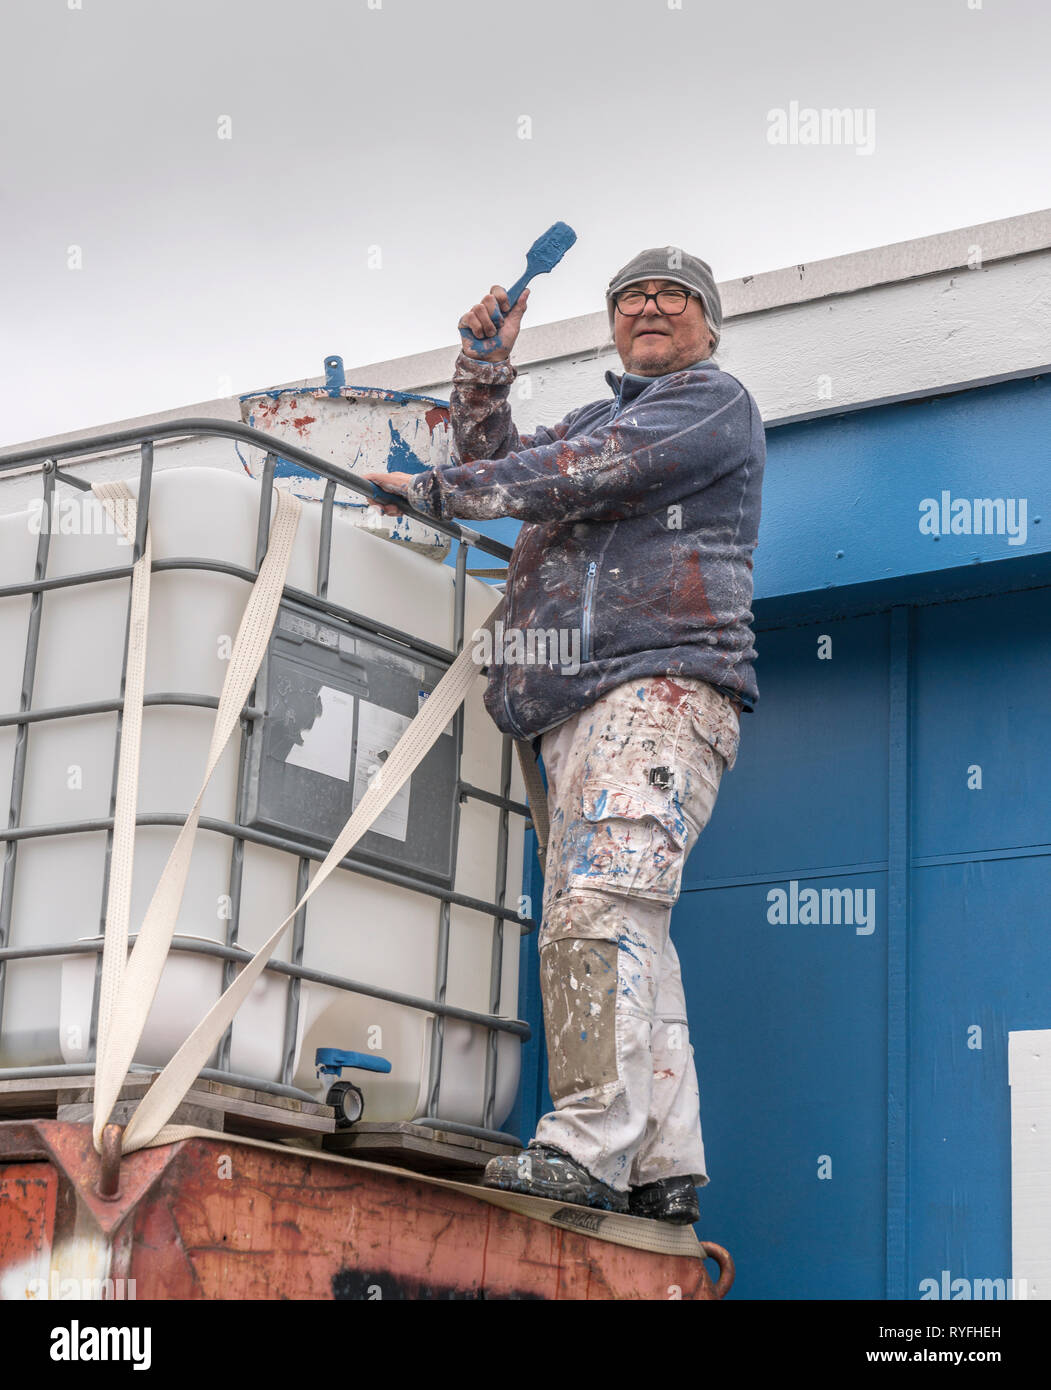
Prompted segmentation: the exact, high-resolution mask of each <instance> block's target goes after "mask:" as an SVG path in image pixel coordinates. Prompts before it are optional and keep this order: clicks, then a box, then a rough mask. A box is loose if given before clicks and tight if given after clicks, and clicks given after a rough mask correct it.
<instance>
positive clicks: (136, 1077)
mask: <svg viewBox="0 0 1051 1390" xmlns="http://www.w3.org/2000/svg"><path fill="white" fill-rule="evenodd" d="M156 1075H157V1073H155V1072H152V1073H146V1072H144V1073H141V1074H133V1075H132V1076H130V1077H129V1078H128V1080H127V1081H126V1082H125V1084H124V1085H123V1086H122V1087H121V1090H120V1094H119V1097H118V1099H117V1103H116V1105H115V1106H114V1109H113V1120H114V1121H115V1122H116V1123H117V1124H126V1123H127V1121H128V1120H129V1119H130V1118H131V1115H132V1112H133V1111H134V1110H135V1107H136V1106H137V1105H138V1103H139V1101H141V1099H142V1097H143V1096H144V1095H145V1094H146V1092H147V1091H148V1090H149V1088H150V1086H151V1085H152V1084H153V1081H154V1079H155V1077H156ZM93 1097H94V1087H93V1085H92V1084H91V1078H90V1077H88V1076H62V1075H55V1076H47V1077H30V1078H24V1079H22V1080H15V1081H4V1080H0V1120H63V1121H65V1122H67V1123H69V1124H86V1123H90V1121H91V1118H92V1101H93ZM171 1123H172V1124H176V1125H193V1126H194V1127H195V1128H197V1129H208V1130H212V1131H213V1132H214V1133H216V1134H224V1133H225V1134H243V1135H247V1136H249V1137H252V1138H256V1139H279V1140H284V1141H285V1142H287V1143H289V1144H295V1145H297V1146H299V1147H302V1148H324V1149H326V1150H329V1151H331V1152H333V1153H340V1154H347V1155H352V1156H353V1157H356V1158H364V1159H368V1160H369V1161H370V1162H373V1163H390V1164H393V1165H396V1166H397V1167H399V1168H408V1169H411V1170H412V1171H414V1172H418V1173H433V1174H435V1175H437V1176H440V1177H448V1178H465V1179H477V1178H478V1177H479V1175H480V1174H481V1172H482V1169H484V1167H485V1165H486V1164H487V1163H488V1162H489V1160H490V1159H491V1158H493V1157H495V1156H496V1155H497V1154H504V1153H513V1152H515V1150H514V1149H512V1148H510V1147H509V1146H507V1145H504V1144H494V1143H490V1142H488V1141H487V1140H484V1139H476V1138H474V1137H472V1136H471V1135H467V1134H454V1133H451V1132H450V1131H448V1130H433V1129H429V1128H426V1127H424V1126H422V1125H415V1124H411V1123H408V1122H401V1123H380V1122H379V1121H372V1122H370V1121H368V1120H360V1121H359V1122H358V1123H357V1124H356V1125H354V1126H353V1127H352V1128H351V1129H337V1128H336V1121H335V1115H334V1112H333V1110H332V1107H331V1106H329V1105H320V1104H313V1103H311V1102H309V1101H301V1100H296V1099H294V1098H293V1097H291V1096H275V1095H271V1094H270V1092H268V1091H254V1090H248V1089H246V1088H245V1087H242V1086H228V1085H226V1084H225V1083H220V1082H218V1081H205V1080H203V1079H201V1078H198V1080H197V1081H196V1082H195V1083H194V1085H193V1086H192V1088H191V1089H190V1090H189V1091H188V1092H187V1093H186V1096H185V1098H184V1099H183V1101H182V1103H181V1104H180V1105H179V1107H178V1109H177V1110H176V1111H175V1113H174V1114H173V1115H172V1117H171Z"/></svg>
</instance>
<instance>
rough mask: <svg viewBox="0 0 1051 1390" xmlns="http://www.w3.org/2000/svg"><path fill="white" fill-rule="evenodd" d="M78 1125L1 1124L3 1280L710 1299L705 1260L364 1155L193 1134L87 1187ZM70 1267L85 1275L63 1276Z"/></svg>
mask: <svg viewBox="0 0 1051 1390" xmlns="http://www.w3.org/2000/svg"><path fill="white" fill-rule="evenodd" d="M98 1177H99V1160H98V1157H97V1155H96V1154H95V1151H94V1149H93V1147H92V1142H91V1131H90V1127H89V1126H87V1125H75V1124H68V1123H65V1122H61V1121H54V1120H32V1121H7V1122H4V1123H0V1294H2V1296H3V1297H4V1298H7V1299H11V1298H26V1297H35V1298H46V1297H52V1298H72V1297H78V1298H84V1297H87V1298H90V1297H99V1296H100V1295H101V1296H105V1297H109V1298H121V1297H124V1298H129V1297H133V1298H135V1299H168V1300H172V1299H217V1300H218V1299H275V1298H289V1299H347V1300H356V1299H361V1300H375V1299H545V1300H553V1299H669V1298H672V1299H677V1298H682V1299H714V1298H717V1297H719V1296H720V1295H721V1293H722V1292H724V1291H725V1290H719V1292H717V1291H716V1288H715V1286H714V1285H713V1284H712V1281H711V1279H710V1278H709V1276H708V1273H707V1270H706V1268H705V1266H704V1264H703V1262H702V1261H701V1260H699V1259H694V1258H690V1257H688V1256H683V1255H675V1256H669V1255H667V1254H654V1253H650V1252H648V1251H645V1250H639V1249H633V1248H629V1247H626V1246H622V1245H615V1244H612V1243H610V1242H608V1241H605V1240H599V1239H595V1238H593V1237H590V1236H589V1235H588V1234H586V1232H583V1231H579V1230H573V1229H563V1228H561V1227H558V1226H554V1225H548V1224H545V1223H544V1222H542V1221H539V1220H535V1219H533V1218H531V1217H529V1216H526V1215H523V1214H521V1213H519V1212H515V1211H510V1210H504V1209H503V1208H501V1207H498V1206H494V1205H492V1204H491V1203H489V1202H486V1201H484V1200H482V1199H480V1198H479V1197H478V1196H476V1195H474V1194H473V1191H472V1189H471V1188H470V1187H466V1186H464V1187H462V1188H461V1186H460V1185H456V1186H453V1185H450V1184H438V1183H434V1182H428V1181H427V1180H425V1179H422V1178H418V1177H416V1176H414V1175H411V1174H408V1173H405V1172H404V1171H403V1170H384V1169H383V1168H382V1167H380V1166H378V1165H373V1164H364V1163H362V1164H353V1163H345V1162H344V1163H336V1162H332V1161H330V1160H328V1159H326V1158H324V1157H323V1156H322V1155H320V1154H310V1153H306V1152H302V1151H291V1150H290V1151H288V1152H283V1151H280V1150H278V1149H277V1148H274V1147H253V1146H249V1145H246V1144H243V1143H239V1142H238V1141H237V1140H236V1139H235V1138H233V1137H232V1136H223V1135H221V1134H220V1135H216V1136H214V1137H207V1138H205V1137H195V1138H192V1139H186V1140H183V1141H181V1142H179V1143H176V1144H170V1145H166V1146H165V1147H163V1148H157V1149H149V1150H141V1151H139V1152H137V1153H133V1154H130V1155H128V1156H126V1157H125V1158H124V1160H123V1163H122V1165H121V1175H120V1191H119V1194H118V1197H117V1198H116V1199H115V1200H113V1201H104V1200H103V1199H102V1198H100V1197H99V1196H98V1194H97V1192H96V1191H95V1186H96V1184H97V1182H98ZM68 1281H81V1282H80V1283H79V1284H78V1283H72V1284H70V1283H69V1282H68Z"/></svg>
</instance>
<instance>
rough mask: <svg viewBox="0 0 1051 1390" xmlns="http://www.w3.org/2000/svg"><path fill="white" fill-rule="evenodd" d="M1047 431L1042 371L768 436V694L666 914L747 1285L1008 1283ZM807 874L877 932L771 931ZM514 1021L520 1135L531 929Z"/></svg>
mask: <svg viewBox="0 0 1051 1390" xmlns="http://www.w3.org/2000/svg"><path fill="white" fill-rule="evenodd" d="M1049 437H1051V378H1047V377H1043V378H1036V379H1032V380H1026V381H1022V382H1013V383H1007V384H1002V385H999V386H995V387H987V388H981V389H977V390H974V391H969V392H965V393H960V394H957V395H952V396H946V397H942V398H938V399H933V400H929V401H924V402H919V403H910V404H908V405H896V406H887V407H880V408H876V409H871V410H865V411H858V412H855V413H853V414H850V415H846V416H841V417H834V418H830V419H825V420H821V421H814V422H810V423H804V424H799V425H788V426H783V427H780V428H778V429H776V430H772V431H770V432H769V434H768V450H769V453H768V460H769V461H768V468H767V479H766V485H765V489H764V511H763V526H762V530H761V533H760V545H759V548H758V549H757V551H756V594H757V598H756V603H755V613H756V633H757V648H758V651H759V664H758V674H759V688H760V694H761V699H760V705H759V707H758V710H757V712H756V713H755V714H754V715H751V716H746V717H745V718H744V721H743V731H742V733H743V737H742V746H741V753H740V756H739V759H738V762H737V766H736V768H735V769H734V771H733V772H732V773H731V774H729V775H728V776H727V777H726V779H725V781H724V784H723V786H722V788H721V790H720V795H719V799H718V802H717V804H716V808H715V812H714V815H713V818H712V821H711V823H710V825H709V826H708V828H707V829H706V831H705V832H704V834H703V835H702V836H701V839H700V841H699V842H698V845H697V847H696V849H695V850H694V853H693V855H692V856H691V859H690V861H689V863H688V865H687V868H686V873H685V876H684V882H683V892H682V896H681V897H680V900H679V902H678V904H677V905H676V908H675V912H674V916H673V921H672V933H673V937H674V939H675V941H676V945H677V948H678V952H679V956H680V959H681V961H682V967H683V978H684V982H685V987H686V995H687V1001H688V1005H689V1014H690V1022H691V1039H692V1042H693V1046H694V1050H695V1056H696V1062H697V1068H698V1075H699V1080H700V1087H701V1117H702V1122H703V1127H704V1134H705V1145H706V1150H707V1153H708V1158H709V1165H710V1176H711V1182H710V1184H709V1185H708V1187H707V1188H705V1189H704V1190H703V1192H702V1194H701V1202H702V1221H701V1224H700V1227H699V1230H700V1232H701V1233H703V1234H704V1235H705V1236H707V1237H708V1238H710V1239H713V1240H716V1241H719V1242H720V1243H722V1244H725V1245H727V1246H728V1247H729V1248H730V1250H731V1251H732V1253H733V1254H734V1256H735V1258H736V1260H737V1265H738V1278H737V1284H736V1287H735V1290H734V1294H733V1295H731V1296H738V1297H744V1298H749V1297H750V1298H763V1299H776V1298H883V1297H904V1298H918V1297H919V1296H920V1292H921V1287H920V1285H921V1280H924V1279H935V1280H940V1277H941V1272H942V1271H943V1270H949V1271H950V1274H951V1277H952V1278H960V1277H963V1278H1003V1279H1005V1280H1006V1279H1008V1278H1010V1275H1011V1258H1010V1257H1011V1249H1010V1234H1011V1224H1010V1124H1009V1121H1010V1093H1009V1089H1008V1084H1007V1035H1008V1032H1009V1031H1012V1030H1017V1029H1030V1028H1048V1027H1051V930H1049V927H1051V913H1049V908H1048V904H1049V903H1051V796H1049V794H1048V787H1049V786H1051V740H1049V739H1048V737H1047V732H1046V723H1047V717H1048V693H1047V692H1048V690H1049V689H1051V565H1049V559H1051V556H1049V553H1048V552H1049V546H1051V532H1049V526H1048V520H1049V506H1048V500H1049V499H1048V483H1047V479H1046V457H1047V444H1046V441H1047V439H1048V438H1049ZM943 489H947V490H948V491H949V492H950V494H951V496H952V497H953V498H957V497H963V498H974V497H1005V498H1007V497H1013V498H1025V499H1026V501H1027V532H1028V534H1027V537H1026V541H1025V544H1020V545H1011V544H1010V543H1009V539H1008V537H1006V536H995V535H993V536H986V535H981V536H975V535H952V534H950V535H943V536H941V537H940V538H939V539H938V540H935V539H934V538H933V537H932V536H925V535H923V533H922V532H921V530H920V528H919V524H918V518H919V504H920V502H921V500H922V499H923V498H925V497H929V496H933V497H938V496H940V493H941V491H942V490H943ZM1038 518H1039V520H1038ZM516 529H517V524H516V523H510V522H508V523H501V524H500V529H499V530H498V531H497V530H495V528H494V532H493V533H494V534H499V535H500V538H501V539H504V540H508V541H510V540H512V539H513V536H514V533H515V531H516ZM837 552H842V554H841V555H838V556H837ZM822 638H827V639H829V642H828V643H825V644H824V645H825V646H826V647H827V648H828V649H829V651H830V659H820V658H819V649H820V647H821V645H822V644H821V642H820V639H822ZM975 767H979V768H980V769H981V788H980V789H977V788H970V787H969V786H968V779H969V777H970V778H971V780H974V774H973V772H972V771H970V770H971V769H973V768H975ZM528 839H529V845H528V857H527V867H526V885H525V888H524V891H525V892H527V893H531V894H532V897H533V901H534V902H535V903H539V901H540V891H541V885H540V880H539V873H538V871H537V868H536V860H535V855H534V853H533V848H532V836H531V835H530V836H529V837H528ZM792 880H796V881H797V883H798V884H799V887H800V889H803V888H805V887H808V886H810V887H815V888H818V889H820V888H822V887H830V888H836V889H840V888H855V889H860V890H864V891H867V890H870V889H871V890H873V892H874V902H875V917H874V924H875V925H874V930H873V931H872V932H871V933H867V934H859V933H858V932H857V930H856V928H855V926H853V925H849V924H843V923H840V924H826V925H801V924H797V925H788V924H778V923H772V922H771V921H770V920H768V907H769V900H768V894H769V893H770V892H771V890H775V889H778V888H782V889H786V890H787V889H788V886H789V884H790V882H791V881H792ZM862 901H865V900H864V899H863V900H862ZM522 1016H523V1017H525V1018H527V1019H528V1020H529V1021H530V1023H531V1024H532V1026H533V1028H534V1031H535V1034H536V1040H535V1041H534V1042H533V1043H531V1044H530V1045H529V1046H528V1047H527V1048H526V1052H525V1065H524V1068H523V1087H522V1095H521V1097H520V1102H519V1108H518V1111H517V1112H516V1116H515V1117H513V1119H512V1122H511V1123H510V1125H509V1127H511V1128H515V1124H516V1122H517V1126H518V1129H519V1132H520V1133H521V1134H522V1137H523V1138H524V1139H528V1138H529V1136H530V1134H531V1132H532V1125H533V1123H534V1122H535V1119H536V1117H537V1116H538V1115H539V1114H541V1113H543V1112H544V1110H546V1109H549V1108H550V1097H549V1095H548V1094H547V1089H546V1084H545V1073H546V1057H545V1055H544V1048H543V1041H542V1035H543V1024H542V1015H541V1012H540V1004H539V991H538V985H537V972H536V942H535V938H534V937H529V938H526V939H525V941H524V943H523V970H522ZM973 1025H978V1027H980V1029H981V1046H980V1047H975V1046H974V1045H973V1043H974V1042H975V1041H976V1040H977V1035H975V1034H974V1032H973ZM969 1042H970V1044H971V1045H969ZM823 1156H824V1157H823ZM822 1166H823V1167H824V1169H825V1170H826V1171H828V1172H830V1174H831V1176H829V1177H825V1178H822V1177H820V1176H819V1171H820V1168H821V1167H822Z"/></svg>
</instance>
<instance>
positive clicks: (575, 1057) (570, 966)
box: [540, 937, 619, 1105]
mask: <svg viewBox="0 0 1051 1390" xmlns="http://www.w3.org/2000/svg"><path fill="white" fill-rule="evenodd" d="M618 957H619V948H618V946H617V943H616V942H615V941H596V940H594V939H592V938H590V937H562V938H560V939H559V940H557V941H552V942H550V943H549V944H548V945H546V946H544V947H542V948H541V951H540V996H541V998H542V1000H543V1003H544V1030H545V1034H546V1037H547V1059H548V1061H547V1070H548V1086H549V1088H550V1091H551V1099H552V1100H553V1101H554V1102H555V1104H556V1105H557V1104H558V1102H559V1101H564V1100H567V1099H568V1098H569V1097H570V1096H577V1095H584V1094H587V1093H590V1092H594V1091H599V1090H603V1089H604V1088H607V1087H613V1086H615V1085H616V1084H617V1081H618V1079H619V1075H618V1071H617V969H618Z"/></svg>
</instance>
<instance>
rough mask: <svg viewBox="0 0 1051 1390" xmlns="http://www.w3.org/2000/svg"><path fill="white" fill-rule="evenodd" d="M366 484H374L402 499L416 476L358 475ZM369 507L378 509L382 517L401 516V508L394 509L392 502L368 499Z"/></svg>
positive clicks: (407, 474)
mask: <svg viewBox="0 0 1051 1390" xmlns="http://www.w3.org/2000/svg"><path fill="white" fill-rule="evenodd" d="M358 476H359V477H361V478H364V479H365V481H366V482H368V483H375V484H376V486H377V487H381V488H382V489H383V490H384V492H397V493H400V495H401V496H402V497H404V496H405V494H406V492H407V491H408V488H409V484H410V483H411V482H412V480H413V478H414V477H415V476H416V474H415V473H360V474H359V475H358ZM368 501H369V506H370V507H379V509H380V511H381V512H382V513H383V515H384V516H401V515H402V509H401V507H396V506H395V505H394V503H393V502H384V501H382V500H381V499H380V498H378V497H371V498H369V499H368Z"/></svg>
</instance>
